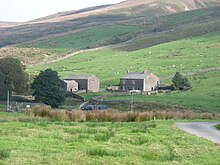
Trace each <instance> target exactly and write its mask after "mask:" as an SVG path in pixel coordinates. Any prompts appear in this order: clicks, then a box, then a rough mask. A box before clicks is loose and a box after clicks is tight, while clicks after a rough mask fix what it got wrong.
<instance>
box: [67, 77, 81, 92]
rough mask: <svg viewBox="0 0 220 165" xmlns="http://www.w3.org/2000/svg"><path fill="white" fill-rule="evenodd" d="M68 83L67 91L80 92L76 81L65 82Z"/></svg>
mask: <svg viewBox="0 0 220 165" xmlns="http://www.w3.org/2000/svg"><path fill="white" fill-rule="evenodd" d="M64 82H65V83H66V84H65V85H66V91H68V92H77V91H78V83H77V82H76V81H74V80H64Z"/></svg>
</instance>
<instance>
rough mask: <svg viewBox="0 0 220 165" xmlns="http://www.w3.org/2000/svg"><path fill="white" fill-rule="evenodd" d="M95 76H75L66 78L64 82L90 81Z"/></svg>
mask: <svg viewBox="0 0 220 165" xmlns="http://www.w3.org/2000/svg"><path fill="white" fill-rule="evenodd" d="M93 76H94V75H78V76H77V75H75V76H69V77H66V78H64V80H74V79H75V80H81V79H83V80H84V79H89V78H91V77H93Z"/></svg>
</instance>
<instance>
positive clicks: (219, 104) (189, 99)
mask: <svg viewBox="0 0 220 165" xmlns="http://www.w3.org/2000/svg"><path fill="white" fill-rule="evenodd" d="M190 81H191V84H192V91H190V92H180V91H179V92H172V93H164V94H157V95H150V96H147V95H136V96H133V100H134V102H136V103H137V102H152V103H155V102H156V103H162V104H174V105H181V106H186V107H187V108H190V109H204V110H208V111H212V112H220V90H219V89H220V83H219V82H220V71H216V72H209V73H204V74H202V75H198V76H194V77H191V78H190ZM104 100H131V96H112V97H107V98H104Z"/></svg>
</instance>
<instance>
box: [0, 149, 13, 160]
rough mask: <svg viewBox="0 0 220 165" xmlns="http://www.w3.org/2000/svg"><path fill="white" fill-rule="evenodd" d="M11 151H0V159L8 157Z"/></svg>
mask: <svg viewBox="0 0 220 165" xmlns="http://www.w3.org/2000/svg"><path fill="white" fill-rule="evenodd" d="M10 153H11V151H10V150H3V149H0V159H6V158H8V157H9V156H10Z"/></svg>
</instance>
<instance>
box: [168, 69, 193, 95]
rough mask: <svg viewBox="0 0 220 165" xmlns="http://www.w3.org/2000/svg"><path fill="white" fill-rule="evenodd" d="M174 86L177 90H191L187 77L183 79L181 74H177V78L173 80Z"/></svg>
mask: <svg viewBox="0 0 220 165" xmlns="http://www.w3.org/2000/svg"><path fill="white" fill-rule="evenodd" d="M172 82H173V84H172V86H173V88H174V89H175V90H181V91H182V90H189V89H191V85H190V83H189V80H188V79H187V78H186V77H183V76H182V75H181V74H180V73H179V72H176V74H175V76H174V77H173V79H172Z"/></svg>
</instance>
